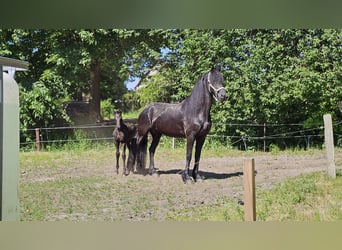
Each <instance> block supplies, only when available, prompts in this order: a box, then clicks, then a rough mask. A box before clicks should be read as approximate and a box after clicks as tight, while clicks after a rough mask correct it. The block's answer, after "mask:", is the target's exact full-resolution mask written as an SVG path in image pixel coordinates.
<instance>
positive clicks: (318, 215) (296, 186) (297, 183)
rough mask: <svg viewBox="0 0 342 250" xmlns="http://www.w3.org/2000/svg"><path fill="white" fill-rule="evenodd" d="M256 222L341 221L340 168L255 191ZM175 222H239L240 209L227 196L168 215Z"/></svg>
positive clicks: (241, 212)
mask: <svg viewBox="0 0 342 250" xmlns="http://www.w3.org/2000/svg"><path fill="white" fill-rule="evenodd" d="M256 201H257V203H256V215H257V221H336V220H342V169H339V170H337V178H336V179H332V178H329V177H327V176H326V173H325V172H324V173H322V172H320V173H312V174H306V175H300V176H298V177H294V178H289V179H287V180H286V181H284V182H283V183H280V184H278V185H277V186H276V187H274V188H272V189H271V190H268V191H257V193H256ZM168 219H169V220H175V221H243V220H244V208H243V206H240V205H238V204H237V202H236V201H234V200H232V199H229V198H222V199H218V200H217V203H216V204H214V205H209V206H207V205H203V206H198V207H195V208H192V209H184V210H179V211H175V212H171V213H169V214H168Z"/></svg>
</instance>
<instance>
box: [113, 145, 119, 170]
mask: <svg viewBox="0 0 342 250" xmlns="http://www.w3.org/2000/svg"><path fill="white" fill-rule="evenodd" d="M114 143H115V148H116V173H117V174H118V173H119V159H120V142H118V141H115V142H114Z"/></svg>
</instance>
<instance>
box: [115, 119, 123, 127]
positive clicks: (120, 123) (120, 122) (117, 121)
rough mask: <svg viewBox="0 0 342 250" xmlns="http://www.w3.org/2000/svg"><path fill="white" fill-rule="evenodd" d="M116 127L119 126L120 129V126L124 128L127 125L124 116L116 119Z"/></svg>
mask: <svg viewBox="0 0 342 250" xmlns="http://www.w3.org/2000/svg"><path fill="white" fill-rule="evenodd" d="M116 127H117V128H118V129H120V128H121V129H122V128H124V127H125V124H124V122H123V120H122V118H120V119H117V120H116Z"/></svg>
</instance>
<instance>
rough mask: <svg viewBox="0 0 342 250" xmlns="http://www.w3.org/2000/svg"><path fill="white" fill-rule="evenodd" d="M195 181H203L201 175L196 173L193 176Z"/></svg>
mask: <svg viewBox="0 0 342 250" xmlns="http://www.w3.org/2000/svg"><path fill="white" fill-rule="evenodd" d="M193 178H194V181H195V182H201V181H203V179H204V178H203V177H202V176H200V175H199V174H197V175H196V176H193Z"/></svg>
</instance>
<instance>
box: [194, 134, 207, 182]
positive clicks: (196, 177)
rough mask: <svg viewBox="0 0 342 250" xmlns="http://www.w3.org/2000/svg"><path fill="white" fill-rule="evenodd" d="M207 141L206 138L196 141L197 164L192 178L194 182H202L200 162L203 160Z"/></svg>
mask: <svg viewBox="0 0 342 250" xmlns="http://www.w3.org/2000/svg"><path fill="white" fill-rule="evenodd" d="M204 141H205V136H204V137H200V138H197V139H196V149H195V164H194V169H193V171H192V177H193V178H194V181H198V180H202V177H201V176H200V174H199V172H198V170H199V162H200V158H201V152H202V147H203V144H204Z"/></svg>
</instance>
